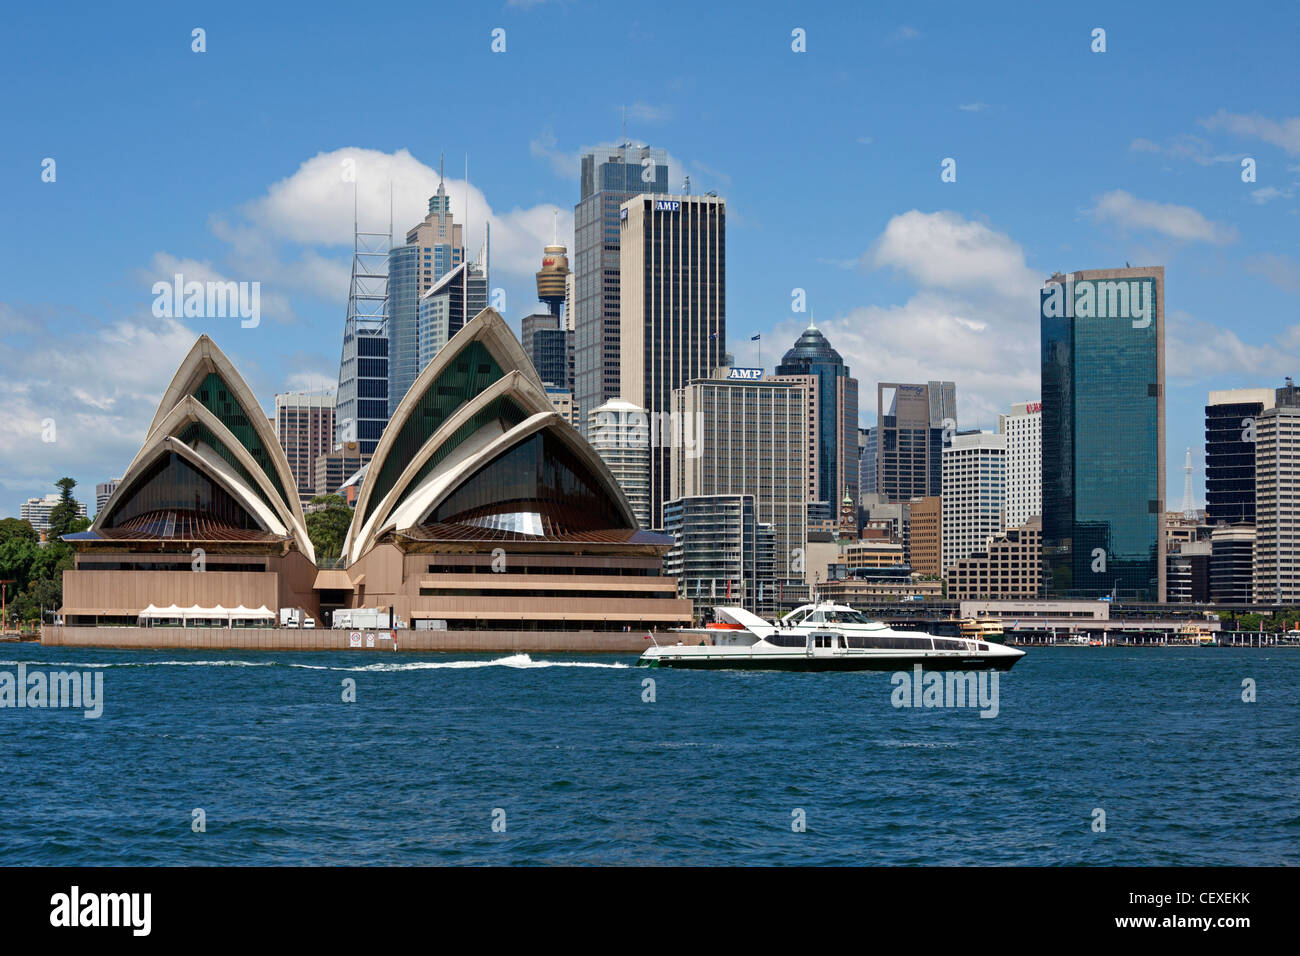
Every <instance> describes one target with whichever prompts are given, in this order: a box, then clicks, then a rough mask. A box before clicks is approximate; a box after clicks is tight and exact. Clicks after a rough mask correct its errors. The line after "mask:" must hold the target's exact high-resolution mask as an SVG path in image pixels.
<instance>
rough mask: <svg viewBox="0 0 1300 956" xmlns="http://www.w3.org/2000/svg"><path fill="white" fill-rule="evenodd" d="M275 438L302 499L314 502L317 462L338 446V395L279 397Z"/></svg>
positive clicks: (303, 393)
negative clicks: (336, 432) (335, 436)
mask: <svg viewBox="0 0 1300 956" xmlns="http://www.w3.org/2000/svg"><path fill="white" fill-rule="evenodd" d="M275 437H276V438H277V439H279V442H280V447H281V448H283V449H284V454H285V457H286V458H288V459H289V471H290V473H292V474H293V480H294V484H296V485H297V486H298V495H299V497H300V498H302V500H303V501H310V500H311V498H312V497H313V495H314V494H315V493H316V459H318V458H319V457H320V456H321V455H324V454H325V453H326V452H328V451H329V450H330V448H332V447H333V445H334V393H333V392H328V391H327V392H282V393H280V394H278V395H276V396H275Z"/></svg>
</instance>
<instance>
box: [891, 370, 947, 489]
mask: <svg viewBox="0 0 1300 956" xmlns="http://www.w3.org/2000/svg"><path fill="white" fill-rule="evenodd" d="M886 401H888V406H886ZM876 422H877V424H876V428H875V431H876V443H875V444H876V456H875V457H876V482H875V485H876V489H875V490H876V493H877V494H882V495H885V496H886V498H888V499H889V500H890V501H910V500H911V499H913V498H927V497H935V496H937V495H939V494H940V493H941V491H942V487H943V450H944V443H945V440H946V439H948V438H951V436H952V435H953V434H955V433H956V430H957V386H956V385H955V384H954V383H952V382H927V383H926V384H924V385H914V384H903V383H898V382H880V383H879V384H878V385H877V386H876Z"/></svg>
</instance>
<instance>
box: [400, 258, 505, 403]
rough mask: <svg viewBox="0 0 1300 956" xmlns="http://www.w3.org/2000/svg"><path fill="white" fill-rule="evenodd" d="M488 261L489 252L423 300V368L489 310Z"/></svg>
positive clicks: (450, 274) (420, 334) (439, 284)
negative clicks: (457, 335)
mask: <svg viewBox="0 0 1300 956" xmlns="http://www.w3.org/2000/svg"><path fill="white" fill-rule="evenodd" d="M486 262H487V256H486V249H485V250H484V255H483V256H480V257H479V260H478V261H476V262H463V263H461V264H460V265H458V266H456V267H455V268H454V269H452V270H451V271H450V272H448V273H447V274H446V275H445V276H443V277H442V278H441V279H440V280H438V282H436V283H434V285H433V286H431V287H430V288H429V291H427V292H425V293H424V295H423V296H421V297H420V311H419V328H418V335H417V341H418V349H419V366H420V369H423V368H424V367H425V366H426V365H428V364H429V363H430V362H432V361H433V358H434V356H435V355H437V354H438V353H439V352H440V351H441V350H442V349H443V347H444V346H445V345H446V344H447V343H448V342H450V341H451V337H452V336H453V335H455V334H456V333H457V332H459V331H460V330H461V329H462V328H463V327H464V325H465V323H466V322H468V321H469V320H470V319H472V318H473V317H474V316H476V315H478V314H479V313H480V312H482V311H483V310H484V309H486V308H487V299H488V271H487V265H486ZM413 381H414V380H413ZM399 401H400V399H399Z"/></svg>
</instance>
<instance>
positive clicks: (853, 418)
mask: <svg viewBox="0 0 1300 956" xmlns="http://www.w3.org/2000/svg"><path fill="white" fill-rule="evenodd" d="M786 376H792V377H805V376H806V377H809V378H812V379H815V380H816V386H815V388H810V389H809V391H810V392H811V393H812V398H813V404H814V409H813V411H814V415H815V418H816V429H815V434H814V435H813V436H812V441H813V442H814V443H815V448H816V485H815V488H814V489H813V490H812V491H811V493H810V496H809V499H808V500H809V501H829V502H832V503H835V504H836V505H837V506H838V503H839V502H840V501H842V500H843V498H844V496H845V495H846V494H847V495H848V496H849V497H850V498H851V499H852V501H853V502H854V504H856V503H857V501H858V500H859V497H860V491H859V488H858V380H857V379H855V378H853V377H852V376H851V375H850V374H849V367H848V366H847V365H845V364H844V360H843V359H842V358H841V357H840V353H839V352H837V351H835V349H833V348H832V347H831V344H830V342H829V341H827V339H826V336H825V335H823V334H822V332H821V331H820V330H819V329H818V328H817V327H816V325H814V324H813V323H812V322H809V324H808V328H806V329H805V330H804V331H803V334H802V335H800V336H799V338H798V340H796V342H795V343H794V346H793V347H792V348H791V349H790V350H789V351H787V352H786V353H785V356H784V357H783V358H782V359H781V362H780V364H779V365H777V366H776V375H775V377H776V378H777V379H781V378H784V377H786Z"/></svg>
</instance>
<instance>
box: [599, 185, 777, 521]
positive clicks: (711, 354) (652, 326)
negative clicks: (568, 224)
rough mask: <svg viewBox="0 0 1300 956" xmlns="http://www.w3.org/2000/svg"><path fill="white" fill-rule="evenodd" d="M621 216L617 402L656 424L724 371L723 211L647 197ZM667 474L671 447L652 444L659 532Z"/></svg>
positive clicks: (718, 202)
mask: <svg viewBox="0 0 1300 956" xmlns="http://www.w3.org/2000/svg"><path fill="white" fill-rule="evenodd" d="M620 215H622V217H623V218H622V220H621V222H620V226H619V254H620V256H621V266H620V271H619V290H620V291H619V321H620V328H621V331H620V333H619V348H620V360H619V373H620V382H621V386H620V393H621V394H620V397H621V398H622V399H623V400H624V401H629V402H632V403H633V404H635V405H639V406H641V407H642V408H644V409H645V410H646V412H647V413H648V414H649V415H650V419H651V422H652V424H653V423H655V422H656V421H658V420H660V419H661V418H662V417H663V416H664V415H665V414H666V413H667V412H668V411H669V410H670V407H671V405H672V400H673V392H674V390H676V389H679V388H682V387H683V386H685V385H686V384H687V383H688V382H690V381H692V380H694V379H702V378H707V377H708V376H709V375H710V374H711V373H712V371H713V370H714V369H716V368H718V367H719V366H721V365H722V364H723V361H724V358H723V356H724V353H725V352H726V349H727V318H726V315H727V302H726V274H727V273H726V246H727V242H726V240H727V235H726V227H727V208H726V202H725V201H724V200H723V199H721V198H719V197H717V196H658V195H651V194H648V193H647V194H642V195H639V196H636V197H634V198H632V199H629V200H628V201H627V202H625V203H624V204H623V206H622V209H621V211H620ZM581 400H582V399H581V394H579V402H581ZM669 473H670V465H669V449H668V447H667V446H666V445H665V444H663V443H660V444H658V445H656V444H655V443H654V442H651V447H650V522H651V525H652V526H653V527H656V528H657V527H660V525H659V522H660V521H661V520H662V514H661V511H662V508H663V503H664V502H665V501H666V500H668V498H669V497H670V495H669V493H668V485H669ZM671 497H680V496H678V495H671ZM759 507H760V510H761V508H762V505H761V504H760V506H759ZM763 520H767V519H766V518H764V519H763Z"/></svg>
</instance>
